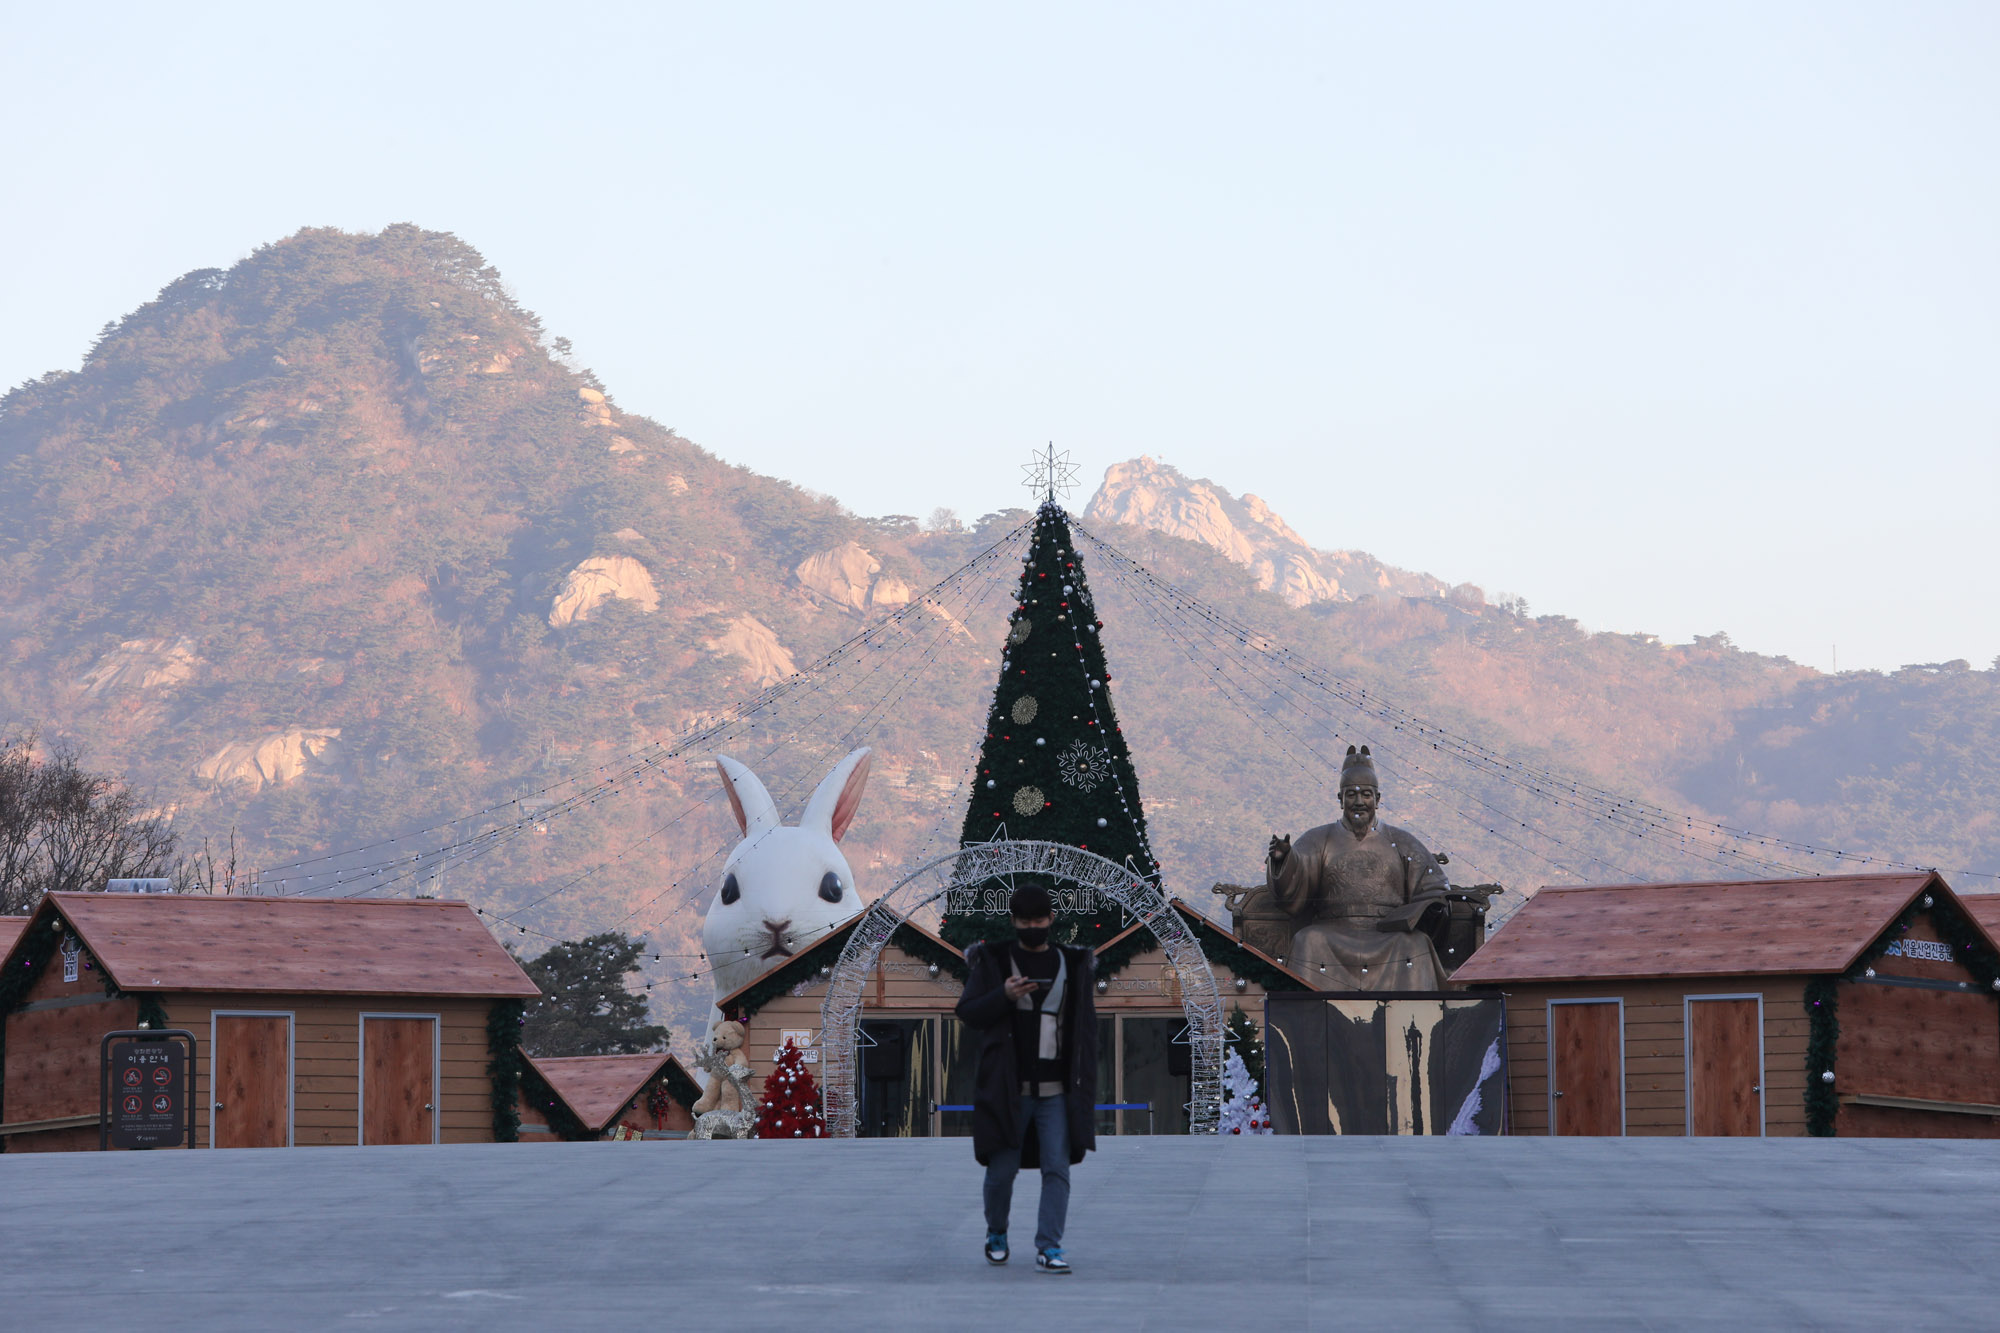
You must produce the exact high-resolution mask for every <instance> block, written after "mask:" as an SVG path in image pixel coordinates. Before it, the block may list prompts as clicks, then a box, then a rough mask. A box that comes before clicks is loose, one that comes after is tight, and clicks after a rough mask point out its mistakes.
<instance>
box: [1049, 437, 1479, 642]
mask: <svg viewBox="0 0 2000 1333" xmlns="http://www.w3.org/2000/svg"><path fill="white" fill-rule="evenodd" d="M1083 519H1084V522H1086V523H1115V524H1122V525H1124V526H1128V527H1137V528H1145V529H1146V530H1147V531H1149V532H1158V533H1162V534H1164V535H1166V536H1169V537H1180V538H1183V539H1185V540H1187V541H1191V542H1199V543H1200V544H1201V545H1203V546H1210V547H1213V548H1215V549H1216V550H1218V551H1220V552H1222V554H1223V555H1225V556H1227V557H1229V559H1230V560H1231V561H1232V562H1234V563H1236V564H1239V565H1242V566H1244V567H1245V568H1246V569H1248V570H1249V571H1250V575H1251V578H1252V580H1253V581H1254V582H1255V584H1256V587H1257V590H1258V591H1259V592H1273V593H1276V594H1277V595H1278V597H1279V599H1280V600H1282V601H1283V602H1284V603H1285V604H1286V605H1287V606H1310V605H1312V604H1313V603H1314V602H1351V601H1354V600H1355V599H1356V598H1359V597H1442V596H1444V595H1445V594H1446V593H1447V592H1449V591H1450V589H1449V588H1448V587H1447V586H1446V585H1445V584H1444V583H1442V582H1441V581H1439V580H1437V579H1434V578H1432V577H1431V576H1430V575H1428V574H1413V573H1411V572H1410V571H1409V570H1406V569H1397V568H1396V567H1395V566H1394V565H1385V564H1383V563H1382V562H1381V561H1379V560H1377V559H1376V558H1375V557H1374V556H1371V555H1369V554H1368V553H1367V552H1365V551H1320V550H1315V549H1314V548H1313V547H1312V546H1310V545H1308V544H1307V543H1306V539H1305V538H1303V537H1301V536H1299V534H1298V533H1296V532H1293V531H1292V529H1291V525H1290V524H1288V523H1286V522H1285V520H1284V519H1282V518H1280V517H1279V516H1278V515H1277V514H1276V513H1275V512H1273V511H1272V509H1271V506H1270V505H1268V504H1266V503H1264V501H1263V500H1262V499H1260V498H1259V497H1257V496H1255V495H1244V496H1241V497H1238V496H1235V495H1231V494H1230V493H1229V492H1228V491H1226V490H1224V489H1223V488H1222V487H1220V486H1217V485H1216V484H1215V483H1214V482H1212V481H1208V480H1206V479H1204V480H1200V481H1193V480H1190V479H1188V478H1187V477H1184V476H1182V475H1181V474H1180V473H1179V472H1178V471H1176V470H1175V469H1173V468H1171V467H1169V466H1168V465H1166V464H1165V463H1161V462H1159V461H1157V460H1155V459H1153V458H1149V457H1145V456H1141V457H1139V458H1135V459H1133V460H1131V461H1130V462H1126V463H1115V464H1113V465H1112V466H1111V467H1110V468H1108V469H1106V471H1105V473H1104V482H1103V484H1102V485H1100V486H1099V487H1098V488H1097V494H1096V495H1094V496H1092V497H1091V500H1090V505H1089V507H1088V508H1086V509H1085V510H1084V512H1083Z"/></svg>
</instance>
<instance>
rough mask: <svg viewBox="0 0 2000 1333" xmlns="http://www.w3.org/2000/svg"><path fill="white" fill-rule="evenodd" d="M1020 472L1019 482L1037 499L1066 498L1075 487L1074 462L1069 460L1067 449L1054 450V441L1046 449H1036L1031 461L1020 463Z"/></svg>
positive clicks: (1075, 469) (1075, 468)
mask: <svg viewBox="0 0 2000 1333" xmlns="http://www.w3.org/2000/svg"><path fill="white" fill-rule="evenodd" d="M1021 472H1022V473H1023V477H1022V480H1021V484H1022V485H1023V486H1026V487H1027V488H1028V489H1029V490H1031V491H1033V492H1034V493H1035V495H1036V497H1037V498H1039V499H1044V500H1057V499H1062V500H1067V499H1068V498H1069V493H1070V492H1071V491H1073V490H1075V489H1076V473H1077V467H1076V464H1074V463H1072V462H1070V461H1069V450H1067V449H1065V450H1063V451H1062V452H1061V453H1057V452H1056V446H1055V442H1054V441H1050V443H1049V446H1048V447H1047V448H1046V449H1037V450H1036V451H1035V455H1034V459H1033V461H1032V462H1027V463H1023V464H1021Z"/></svg>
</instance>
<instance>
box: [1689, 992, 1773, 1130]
mask: <svg viewBox="0 0 2000 1333" xmlns="http://www.w3.org/2000/svg"><path fill="white" fill-rule="evenodd" d="M1763 1005H1764V1001H1763V998H1762V997H1761V996H1756V995H1690V996H1689V997H1688V1000H1687V1071H1688V1133H1690V1134H1737V1135H1752V1136H1754V1135H1758V1134H1762V1133H1763V1132H1764V1024H1763V1022H1762V1019H1763V1014H1762V1009H1763Z"/></svg>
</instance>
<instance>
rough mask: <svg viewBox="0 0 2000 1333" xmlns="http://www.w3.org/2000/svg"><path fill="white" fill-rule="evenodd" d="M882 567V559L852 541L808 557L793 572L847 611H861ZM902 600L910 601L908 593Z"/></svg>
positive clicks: (807, 584)
mask: <svg viewBox="0 0 2000 1333" xmlns="http://www.w3.org/2000/svg"><path fill="white" fill-rule="evenodd" d="M881 568H882V562H881V561H880V560H877V559H876V558H875V557H874V556H872V555H870V554H868V552H867V550H866V549H865V548H863V547H861V546H859V545H857V544H855V543H854V542H842V543H841V544H840V545H838V546H835V547H832V548H831V549H829V550H825V551H821V552H820V553H819V554H817V555H809V556H807V557H806V558H805V559H804V560H803V561H801V562H800V564H799V567H798V568H797V569H795V570H793V571H792V573H793V574H794V575H795V576H796V577H797V578H798V581H799V582H800V583H802V584H804V585H805V586H806V589H807V590H808V591H809V592H813V593H817V594H818V595H819V596H821V597H824V598H826V600H828V601H829V602H833V603H834V604H836V605H838V606H844V607H846V608H847V609H848V610H850V611H860V610H863V609H865V608H866V607H867V605H868V587H869V584H870V583H871V582H872V581H873V579H874V577H875V575H876V573H877V572H879V571H880V570H881ZM903 600H904V601H906V602H907V601H908V600H909V597H908V595H907V594H906V595H905V596H904V598H903Z"/></svg>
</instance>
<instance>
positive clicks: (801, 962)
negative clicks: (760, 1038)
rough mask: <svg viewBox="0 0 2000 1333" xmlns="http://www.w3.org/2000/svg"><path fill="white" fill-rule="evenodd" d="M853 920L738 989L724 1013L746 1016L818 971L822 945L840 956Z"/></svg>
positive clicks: (834, 955) (852, 926)
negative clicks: (743, 987)
mask: <svg viewBox="0 0 2000 1333" xmlns="http://www.w3.org/2000/svg"><path fill="white" fill-rule="evenodd" d="M856 924H857V922H855V921H850V922H848V923H847V924H846V925H844V926H842V927H841V928H840V929H838V930H836V931H834V932H833V933H832V934H831V935H828V936H827V937H826V938H825V939H823V940H821V941H820V942H819V943H818V944H816V945H814V946H813V947H812V948H810V949H808V950H806V951H805V952H804V953H801V954H799V955H797V956H796V957H794V958H793V959H792V961H790V962H789V963H786V964H785V965H784V966H783V967H780V968H778V969H776V970H775V971H771V972H767V973H765V974H764V979H763V980H762V981H759V982H757V983H756V984H755V985H753V986H751V987H750V989H748V990H746V991H743V992H741V993H740V994H738V995H737V996H736V998H735V999H733V1000H731V1001H730V1004H729V1009H728V1011H727V1012H726V1013H724V1014H723V1017H724V1018H736V1017H737V1016H738V1015H741V1016H743V1017H745V1018H747V1017H749V1016H750V1015H751V1014H754V1013H756V1012H757V1011H758V1010H759V1009H762V1008H763V1007H764V1006H765V1005H767V1004H769V1003H770V1002H771V1001H773V1000H775V999H777V998H778V997H779V996H780V995H784V994H787V993H789V992H790V991H791V989H792V987H794V986H796V985H798V984H799V983H800V982H801V981H804V980H806V979H807V978H808V977H811V976H814V975H817V974H818V972H819V962H818V961H817V959H818V955H819V951H820V950H821V949H831V950H833V953H832V957H834V958H838V957H840V951H841V949H842V948H844V947H845V946H846V944H847V937H848V936H849V935H852V934H853V933H854V927H855V925H856Z"/></svg>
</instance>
